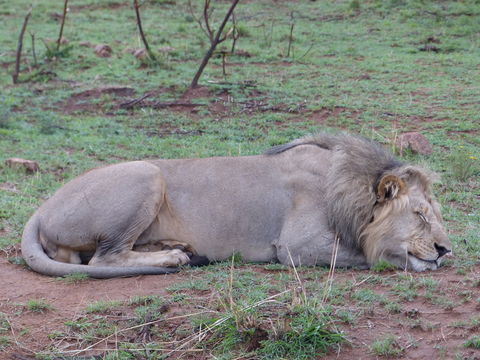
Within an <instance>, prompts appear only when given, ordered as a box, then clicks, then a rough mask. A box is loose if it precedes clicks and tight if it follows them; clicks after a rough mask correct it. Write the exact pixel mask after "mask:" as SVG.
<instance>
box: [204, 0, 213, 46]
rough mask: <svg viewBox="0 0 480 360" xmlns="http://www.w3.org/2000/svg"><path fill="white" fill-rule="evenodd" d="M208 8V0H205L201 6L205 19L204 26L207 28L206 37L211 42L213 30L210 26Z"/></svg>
mask: <svg viewBox="0 0 480 360" xmlns="http://www.w3.org/2000/svg"><path fill="white" fill-rule="evenodd" d="M209 9H210V0H205V5H204V6H203V19H204V21H205V27H206V29H207V33H208V38H209V39H210V44H211V43H212V42H213V31H212V29H211V28H210V20H209V16H210V14H209Z"/></svg>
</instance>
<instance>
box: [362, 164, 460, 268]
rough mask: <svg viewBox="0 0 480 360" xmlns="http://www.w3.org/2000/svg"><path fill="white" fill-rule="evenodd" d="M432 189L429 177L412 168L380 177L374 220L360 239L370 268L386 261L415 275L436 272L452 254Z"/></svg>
mask: <svg viewBox="0 0 480 360" xmlns="http://www.w3.org/2000/svg"><path fill="white" fill-rule="evenodd" d="M430 187H431V185H430V177H429V176H427V173H426V172H425V171H424V170H422V169H420V168H416V167H413V166H408V165H406V166H402V167H399V168H396V169H392V170H390V173H389V174H384V175H383V176H382V177H381V179H380V180H379V183H378V185H377V187H376V193H377V195H376V197H377V201H376V204H375V205H374V207H373V212H372V218H371V220H370V222H369V223H368V224H367V225H366V226H365V229H364V230H363V231H362V233H361V235H360V241H361V242H363V250H364V253H365V255H366V256H367V261H368V262H369V263H370V264H372V263H375V262H377V261H378V260H380V259H383V260H386V261H388V262H390V263H392V264H394V265H396V266H398V267H401V268H406V269H411V270H415V271H423V270H427V269H431V270H435V269H437V268H438V266H440V263H441V261H442V259H443V257H444V256H445V255H447V254H449V253H451V249H452V245H451V243H450V241H449V240H448V237H447V235H446V233H445V229H444V227H443V224H442V216H441V214H440V207H439V205H438V203H437V202H436V201H435V200H434V199H432V195H431V193H430Z"/></svg>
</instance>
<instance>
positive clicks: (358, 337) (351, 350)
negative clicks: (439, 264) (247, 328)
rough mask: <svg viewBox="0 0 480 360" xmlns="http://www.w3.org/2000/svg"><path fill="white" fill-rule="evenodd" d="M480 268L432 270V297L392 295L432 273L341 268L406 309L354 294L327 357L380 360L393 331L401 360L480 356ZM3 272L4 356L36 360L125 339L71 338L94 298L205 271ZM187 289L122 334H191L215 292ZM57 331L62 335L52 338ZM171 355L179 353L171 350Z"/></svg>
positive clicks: (118, 316) (121, 295)
mask: <svg viewBox="0 0 480 360" xmlns="http://www.w3.org/2000/svg"><path fill="white" fill-rule="evenodd" d="M249 269H251V270H253V271H255V272H257V274H259V276H262V274H265V273H266V272H268V271H267V270H266V269H264V268H263V267H262V266H261V265H252V266H249ZM311 271H312V270H305V271H303V270H300V276H301V278H303V281H304V282H305V283H308V281H312V280H309V279H312V278H316V276H315V277H311ZM479 273H480V266H479V265H477V266H476V267H473V268H471V269H470V270H469V273H466V274H465V273H463V274H459V273H458V272H456V269H454V268H451V267H444V268H442V269H440V270H439V271H435V272H431V273H429V274H428V276H429V277H431V278H432V279H433V281H436V282H437V283H438V291H437V292H435V295H434V296H433V298H429V299H427V296H426V290H425V289H423V288H419V290H418V296H416V297H414V298H413V299H409V300H406V299H405V298H403V297H401V296H400V295H399V296H398V297H393V299H392V283H393V284H395V282H396V281H397V280H396V279H398V277H399V276H405V275H407V276H411V277H412V279H413V280H414V281H415V279H419V278H420V277H421V276H423V277H425V274H411V275H410V274H406V273H402V272H390V273H382V274H380V275H379V276H381V277H382V279H385V280H389V281H385V282H374V283H372V284H369V281H368V280H369V275H370V276H372V277H374V276H377V275H378V274H375V273H369V272H366V271H353V270H352V271H344V272H338V273H336V274H335V282H336V283H338V282H345V281H350V282H353V284H354V290H353V291H352V292H351V293H350V295H345V296H347V297H348V296H351V294H352V293H353V292H354V291H355V289H364V288H367V289H370V290H372V291H374V292H375V293H377V294H380V295H379V296H382V295H385V296H387V295H388V298H389V299H390V300H393V301H397V302H398V303H399V305H400V307H399V309H398V310H397V311H396V312H393V313H392V312H387V310H385V307H384V306H380V305H379V304H378V303H370V304H365V305H362V304H360V305H359V303H358V299H357V301H354V300H351V306H350V307H349V306H348V305H347V306H344V309H346V310H350V312H354V313H355V314H356V318H355V320H354V321H353V322H351V324H347V323H339V324H338V325H337V328H338V329H339V330H341V331H343V332H344V333H345V335H346V338H347V339H348V343H345V344H343V345H342V346H341V347H340V348H339V350H338V351H337V352H332V353H330V354H329V355H327V356H326V357H324V358H326V359H332V360H333V359H377V358H378V356H377V355H375V354H374V353H373V352H372V350H371V344H372V342H373V341H375V340H379V339H383V338H385V337H387V336H389V335H392V336H394V337H395V339H396V346H397V347H398V349H400V354H399V355H398V356H397V357H398V358H401V359H439V358H449V359H450V358H454V357H455V356H461V357H460V358H462V359H479V358H480V350H477V349H472V348H465V347H464V346H463V344H464V342H465V340H466V339H468V338H469V337H471V336H472V335H475V334H478V332H479V325H478V323H477V324H476V325H475V324H474V323H472V319H475V317H476V318H477V320H478V318H479V314H480V304H479V303H478V301H477V300H476V299H478V298H479V297H480V287H479V286H478V281H479V278H478V274H479ZM0 274H1V275H0V276H1V287H2V293H1V295H0V313H3V314H5V315H6V318H7V320H8V323H9V327H10V330H9V333H8V334H7V335H8V338H9V340H10V344H9V345H8V346H7V347H6V348H4V350H3V351H4V352H3V355H2V359H22V360H25V359H33V357H34V353H36V352H39V351H45V350H48V349H49V348H50V347H51V346H54V347H55V348H57V349H58V348H62V349H64V351H65V353H66V354H68V352H69V351H70V353H71V354H73V351H75V350H79V349H88V351H85V352H83V353H81V354H79V355H80V356H87V355H89V356H91V355H98V354H102V353H103V352H104V351H105V349H113V348H115V344H116V343H115V341H117V340H118V339H116V337H115V338H114V337H109V338H108V337H98V338H97V339H95V340H94V341H93V342H95V341H97V340H98V343H96V345H95V346H92V347H89V346H90V345H89V343H88V342H85V341H84V340H83V341H81V340H79V339H78V338H75V337H74V336H71V337H70V338H69V336H68V334H69V329H68V328H67V326H66V325H65V322H66V321H78V320H79V319H80V320H81V319H85V316H86V313H85V308H86V306H87V305H88V304H92V303H94V302H97V301H127V300H129V299H131V298H132V297H134V296H142V295H156V296H160V297H163V296H167V293H166V291H165V288H166V287H168V286H171V285H172V284H175V283H179V282H184V281H188V280H193V281H195V278H197V277H198V276H201V273H200V274H199V273H195V274H194V275H192V273H189V272H183V273H182V272H181V273H178V274H171V275H159V276H139V277H132V278H122V279H109V280H93V279H91V280H85V281H82V282H80V283H75V284H68V283H66V282H64V281H59V280H56V279H53V278H50V277H46V276H42V275H39V274H36V273H34V272H32V271H30V270H27V269H25V268H23V267H22V266H19V265H12V264H10V263H9V262H8V261H7V260H6V258H5V257H3V256H2V257H0ZM309 274H310V276H309ZM359 276H362V277H363V280H361V281H360V280H359V281H357V278H358V277H359ZM322 280H325V279H322ZM180 294H182V296H186V297H187V298H188V299H190V300H189V301H188V302H187V303H185V302H184V303H181V304H176V303H169V304H167V305H165V306H162V307H161V312H162V316H163V318H164V320H162V321H161V322H160V323H154V324H151V325H145V326H138V327H137V328H135V329H134V332H133V333H129V335H128V337H127V338H125V336H126V335H125V333H123V334H120V333H119V334H118V336H119V339H121V341H131V342H138V343H140V344H141V343H142V342H143V343H146V342H149V341H151V340H152V339H153V340H152V341H155V337H154V338H151V336H152V334H159V333H160V334H163V337H162V338H163V339H165V338H169V339H170V340H168V341H173V340H175V339H178V336H179V335H178V334H179V333H182V334H183V335H182V336H183V337H185V336H189V335H191V334H192V328H191V325H188V324H190V323H189V320H188V315H189V314H192V313H198V312H199V311H204V310H208V304H209V303H210V302H211V297H212V291H211V290H204V289H199V290H194V289H188V290H184V291H183V292H181V293H180ZM34 299H42V300H44V301H45V302H47V303H48V304H50V305H51V306H52V307H53V309H52V310H49V311H45V312H43V313H42V312H33V311H29V310H27V309H26V308H25V307H24V306H22V304H25V303H27V302H28V301H29V300H34ZM347 304H350V299H348V300H347ZM200 305H202V306H200ZM90 315H91V316H92V314H90ZM132 315H133V314H132V310H131V309H130V310H129V309H127V308H126V307H124V308H122V307H120V308H118V307H115V308H114V310H111V311H106V312H104V313H102V314H101V315H100V314H99V315H95V314H93V317H94V318H95V317H96V318H97V319H100V320H101V319H106V320H112V319H114V320H115V321H116V322H117V323H118V324H119V329H121V328H122V327H124V328H126V327H128V322H127V321H128V320H129V319H132V318H133V317H132ZM89 319H90V318H89ZM147 320H148V319H147ZM90 321H91V319H90ZM187 325H188V326H187ZM97 326H98V325H97ZM55 333H57V334H58V333H60V334H62V336H60V337H57V338H55V337H52V334H55ZM4 334H5V333H4ZM157 336H158V335H157ZM265 336H266V334H265V333H263V332H262V333H260V332H259V333H258V334H256V336H253V339H254V341H252V344H251V345H252V349H254V348H256V347H258V344H256V343H254V342H255V341H257V342H260V341H262V340H264V339H265ZM102 338H103V339H104V341H102ZM172 338H173V340H172ZM139 346H140V345H139ZM102 349H103V350H102ZM171 358H177V356H175V355H172V357H171ZM187 358H190V359H203V358H205V355H204V354H202V353H196V352H194V353H193V355H190V356H187ZM322 358H323V357H322ZM387 358H388V357H387Z"/></svg>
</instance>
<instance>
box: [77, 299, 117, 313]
mask: <svg viewBox="0 0 480 360" xmlns="http://www.w3.org/2000/svg"><path fill="white" fill-rule="evenodd" d="M118 305H121V302H120V301H97V302H94V303H92V304H88V305H87V307H86V308H85V311H86V312H87V313H103V312H106V311H108V310H110V309H111V308H113V307H115V306H118Z"/></svg>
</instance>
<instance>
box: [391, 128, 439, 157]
mask: <svg viewBox="0 0 480 360" xmlns="http://www.w3.org/2000/svg"><path fill="white" fill-rule="evenodd" d="M397 148H398V149H399V152H400V154H402V153H403V151H405V150H406V149H410V150H411V151H412V152H413V153H414V154H421V155H430V154H431V153H432V152H433V148H432V145H431V144H430V142H429V141H428V140H427V138H426V137H425V136H423V135H422V134H420V133H418V132H408V133H405V134H402V135H400V136H399V137H398V139H397Z"/></svg>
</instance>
